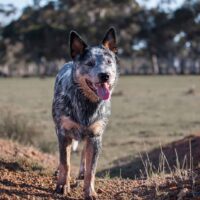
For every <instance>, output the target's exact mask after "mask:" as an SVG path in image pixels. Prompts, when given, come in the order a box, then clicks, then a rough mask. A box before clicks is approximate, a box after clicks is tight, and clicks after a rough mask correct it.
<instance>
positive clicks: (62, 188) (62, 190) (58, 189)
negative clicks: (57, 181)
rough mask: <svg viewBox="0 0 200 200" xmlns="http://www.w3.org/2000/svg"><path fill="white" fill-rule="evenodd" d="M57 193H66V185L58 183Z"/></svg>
mask: <svg viewBox="0 0 200 200" xmlns="http://www.w3.org/2000/svg"><path fill="white" fill-rule="evenodd" d="M55 193H57V194H64V185H57V186H56V189H55Z"/></svg>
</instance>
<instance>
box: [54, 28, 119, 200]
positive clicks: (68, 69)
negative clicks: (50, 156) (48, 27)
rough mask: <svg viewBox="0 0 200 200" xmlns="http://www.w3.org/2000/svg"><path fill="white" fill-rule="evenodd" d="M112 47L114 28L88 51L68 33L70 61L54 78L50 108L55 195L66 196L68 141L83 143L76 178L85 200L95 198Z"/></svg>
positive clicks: (113, 76)
mask: <svg viewBox="0 0 200 200" xmlns="http://www.w3.org/2000/svg"><path fill="white" fill-rule="evenodd" d="M116 43H117V42H116V33H115V29H114V28H110V29H109V30H108V31H107V32H106V34H105V37H104V39H103V41H102V43H101V44H100V45H99V46H95V47H89V46H88V45H87V44H86V43H85V42H84V41H83V40H82V39H81V37H80V36H79V35H78V34H77V33H76V32H74V31H72V32H71V33H70V53H71V57H72V59H73V61H72V62H69V63H67V64H65V65H64V66H63V67H62V69H61V70H60V71H59V73H58V75H57V77H56V81H55V91H54V99H53V107H52V112H53V119H54V122H55V126H56V133H57V137H58V142H59V152H60V164H59V175H58V180H57V186H56V192H57V193H64V194H65V193H69V192H70V152H71V146H72V141H75V140H77V141H80V140H84V141H85V145H84V149H83V151H82V158H81V165H80V172H79V177H80V178H84V194H85V198H86V199H93V198H95V196H96V192H95V189H94V182H95V170H96V165H97V160H98V156H99V152H100V149H101V141H102V134H103V132H104V130H105V127H106V125H107V123H108V117H109V115H110V98H111V94H112V91H113V88H114V86H115V83H116V81H117V78H118V72H117V60H116V53H117V46H116Z"/></svg>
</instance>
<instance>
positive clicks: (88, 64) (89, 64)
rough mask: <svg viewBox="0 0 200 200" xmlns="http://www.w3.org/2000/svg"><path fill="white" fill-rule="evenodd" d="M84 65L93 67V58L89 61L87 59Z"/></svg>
mask: <svg viewBox="0 0 200 200" xmlns="http://www.w3.org/2000/svg"><path fill="white" fill-rule="evenodd" d="M86 65H87V66H89V67H93V66H94V65H95V62H94V61H93V60H91V61H88V62H87V63H86Z"/></svg>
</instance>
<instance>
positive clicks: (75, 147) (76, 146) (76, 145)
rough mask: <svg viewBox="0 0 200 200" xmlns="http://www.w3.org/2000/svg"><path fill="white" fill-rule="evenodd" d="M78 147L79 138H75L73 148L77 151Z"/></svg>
mask: <svg viewBox="0 0 200 200" xmlns="http://www.w3.org/2000/svg"><path fill="white" fill-rule="evenodd" d="M77 148H78V141H77V140H73V141H72V150H73V151H76V150H77Z"/></svg>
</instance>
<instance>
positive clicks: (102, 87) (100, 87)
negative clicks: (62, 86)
mask: <svg viewBox="0 0 200 200" xmlns="http://www.w3.org/2000/svg"><path fill="white" fill-rule="evenodd" d="M86 83H87V85H88V87H89V88H90V89H91V90H92V91H93V92H94V93H95V94H96V95H97V96H98V97H99V98H100V99H102V100H108V99H109V97H110V85H109V84H108V83H107V82H104V83H92V82H91V81H89V80H88V79H86Z"/></svg>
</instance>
